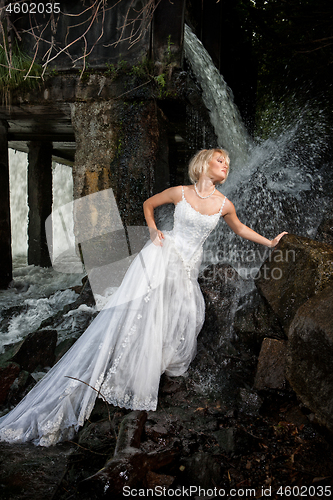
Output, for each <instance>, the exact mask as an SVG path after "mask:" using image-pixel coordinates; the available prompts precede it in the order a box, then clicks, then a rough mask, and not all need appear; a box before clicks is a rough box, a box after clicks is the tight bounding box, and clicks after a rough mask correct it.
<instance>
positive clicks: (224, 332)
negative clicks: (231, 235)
mask: <svg viewBox="0 0 333 500" xmlns="http://www.w3.org/2000/svg"><path fill="white" fill-rule="evenodd" d="M242 282H243V280H242V278H241V277H240V276H239V274H238V273H237V271H236V270H235V269H234V268H233V267H232V266H230V265H228V264H212V265H210V266H208V267H207V268H206V269H204V271H203V272H202V273H201V274H200V276H199V284H200V288H201V291H202V294H203V296H204V299H205V304H206V315H205V323H204V326H203V328H202V331H201V333H200V339H201V341H202V342H203V343H204V345H205V346H206V348H209V347H213V349H212V350H213V352H214V353H215V356H214V357H215V359H216V356H217V355H218V351H217V349H216V347H218V346H220V345H221V343H223V340H224V339H226V338H230V337H231V332H230V328H231V325H232V319H233V315H234V312H235V310H236V308H237V304H238V301H239V298H240V287H241V285H242Z"/></svg>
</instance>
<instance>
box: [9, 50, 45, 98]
mask: <svg viewBox="0 0 333 500" xmlns="http://www.w3.org/2000/svg"><path fill="white" fill-rule="evenodd" d="M8 59H9V60H10V65H9V64H8ZM31 63H32V59H31V58H30V57H28V56H27V55H26V54H24V53H23V52H22V51H21V50H20V48H19V46H18V44H17V43H16V42H14V43H13V45H12V50H11V51H10V48H9V46H8V43H7V47H6V50H5V49H4V48H3V47H0V88H1V90H2V93H3V94H8V92H10V91H11V90H13V89H17V88H21V89H27V90H28V89H31V88H34V87H36V86H37V85H38V80H39V78H40V77H41V75H42V67H41V66H40V65H39V64H36V63H33V64H32V65H31Z"/></svg>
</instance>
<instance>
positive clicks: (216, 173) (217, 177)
mask: <svg viewBox="0 0 333 500" xmlns="http://www.w3.org/2000/svg"><path fill="white" fill-rule="evenodd" d="M228 169H229V167H228V164H227V162H226V159H225V156H224V155H221V153H218V152H216V153H214V154H213V156H212V159H211V160H210V161H209V162H208V170H207V174H208V175H209V176H210V177H212V179H213V181H214V182H221V181H224V179H225V178H226V176H227V173H228Z"/></svg>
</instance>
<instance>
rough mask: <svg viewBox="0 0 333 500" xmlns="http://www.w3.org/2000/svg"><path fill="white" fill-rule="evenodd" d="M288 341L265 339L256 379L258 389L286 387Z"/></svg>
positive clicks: (255, 385) (255, 384) (255, 386)
mask: <svg viewBox="0 0 333 500" xmlns="http://www.w3.org/2000/svg"><path fill="white" fill-rule="evenodd" d="M286 355H287V343H286V341H284V340H276V339H264V341H263V343H262V346H261V350H260V354H259V359H258V367H257V373H256V377H255V380H254V388H255V389H256V390H259V391H260V390H265V389H284V388H285V387H286V375H285V371H286Z"/></svg>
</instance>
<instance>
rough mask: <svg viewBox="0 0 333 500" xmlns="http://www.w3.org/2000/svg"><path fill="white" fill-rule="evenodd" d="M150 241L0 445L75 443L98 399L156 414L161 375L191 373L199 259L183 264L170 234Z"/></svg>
mask: <svg viewBox="0 0 333 500" xmlns="http://www.w3.org/2000/svg"><path fill="white" fill-rule="evenodd" d="M164 234H165V239H164V241H163V246H162V247H160V246H155V245H154V244H153V243H152V242H150V241H149V242H148V243H147V244H146V245H145V247H144V248H143V250H142V251H141V252H140V253H139V254H138V255H137V257H136V258H135V259H134V261H133V263H132V264H131V266H130V268H129V269H128V271H127V273H126V275H125V277H124V280H123V282H122V284H121V286H120V287H119V288H118V290H117V291H116V292H115V293H114V294H113V295H112V296H111V297H110V299H109V301H108V302H107V304H106V305H105V307H104V309H103V310H102V311H101V312H100V313H99V315H98V316H97V317H96V318H95V320H94V321H93V322H92V323H91V325H90V326H89V327H88V329H87V330H86V331H85V332H84V333H83V334H82V336H81V337H80V338H79V339H78V340H77V341H76V342H75V344H74V345H73V346H72V348H71V349H70V350H69V351H68V352H67V353H66V354H65V355H64V356H63V357H62V358H61V359H60V361H59V362H58V363H57V364H56V365H55V366H54V367H53V368H52V369H51V370H50V371H49V372H48V373H47V374H46V375H45V376H44V377H43V379H42V380H40V381H39V382H38V383H37V384H36V386H35V387H34V388H33V389H32V390H31V391H30V392H29V393H28V394H27V396H26V397H25V398H24V399H23V400H22V401H21V402H20V403H19V404H18V405H17V406H16V407H15V408H14V409H13V410H12V411H11V412H9V413H8V414H7V415H5V416H4V417H2V418H0V441H1V440H3V441H8V442H20V443H22V442H27V441H32V442H33V443H34V444H36V445H40V446H49V445H52V444H55V443H57V442H59V441H63V440H68V439H72V438H73V435H74V433H75V431H76V430H77V429H78V428H79V426H82V425H83V423H84V421H85V420H86V419H87V418H88V417H89V415H90V413H91V411H92V409H93V407H94V403H95V400H96V397H97V396H99V397H102V398H103V399H104V400H106V401H107V402H108V403H111V404H113V405H116V406H120V407H123V408H128V409H134V410H155V409H156V406H157V400H158V388H159V381H160V377H161V374H162V373H166V374H167V375H169V376H178V375H182V374H183V373H184V372H186V370H187V368H188V366H189V364H190V362H191V360H192V359H193V357H194V356H195V353H196V339H197V335H198V333H199V332H200V330H201V328H202V325H203V321H204V309H205V306H204V300H203V297H202V294H201V290H200V287H199V285H198V282H197V277H198V270H199V266H200V259H196V260H195V264H193V265H192V266H191V267H190V266H188V265H186V263H185V262H184V260H183V258H182V256H181V254H180V253H179V251H178V250H177V248H176V245H175V241H174V239H173V235H172V232H170V233H167V232H165V233H164Z"/></svg>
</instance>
